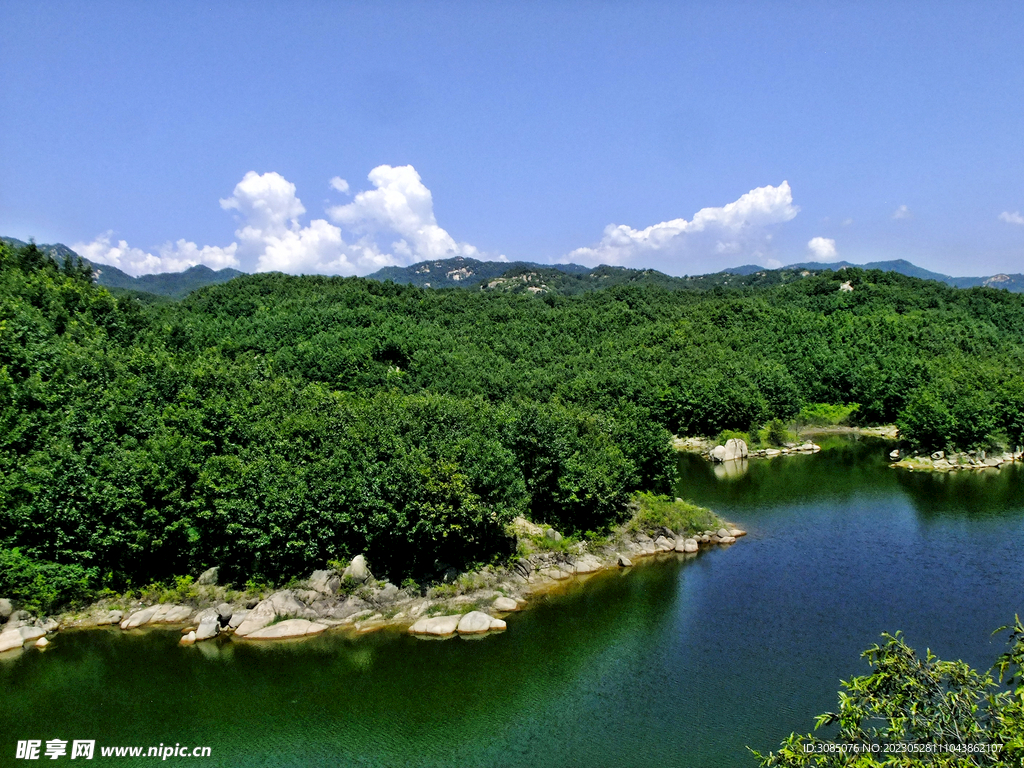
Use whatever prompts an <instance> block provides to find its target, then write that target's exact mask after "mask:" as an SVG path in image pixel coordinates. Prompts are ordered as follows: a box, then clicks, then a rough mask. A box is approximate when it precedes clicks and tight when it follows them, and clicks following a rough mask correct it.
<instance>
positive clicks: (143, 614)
mask: <svg viewBox="0 0 1024 768" xmlns="http://www.w3.org/2000/svg"><path fill="white" fill-rule="evenodd" d="M158 607H159V606H155V605H153V606H150V607H149V608H143V609H142V610H141V611H136V612H135V613H133V614H132V615H131V616H129V617H128V618H127V619H125V620H124V621H122V622H121V629H135V628H136V627H141V626H142V625H144V624H148V623H149V620H150V619H151V618H153V614H154V613H156V611H157V608H158Z"/></svg>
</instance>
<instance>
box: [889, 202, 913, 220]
mask: <svg viewBox="0 0 1024 768" xmlns="http://www.w3.org/2000/svg"><path fill="white" fill-rule="evenodd" d="M892 217H893V218H894V219H897V220H898V219H909V218H910V209H909V208H907V206H905V205H901V206H900V207H899V208H897V209H896V210H895V211H893V214H892Z"/></svg>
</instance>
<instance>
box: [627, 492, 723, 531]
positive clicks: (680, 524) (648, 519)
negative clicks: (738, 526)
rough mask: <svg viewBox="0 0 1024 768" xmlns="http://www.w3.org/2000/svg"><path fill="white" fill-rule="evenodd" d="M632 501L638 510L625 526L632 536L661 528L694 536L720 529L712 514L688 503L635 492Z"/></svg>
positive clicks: (719, 520) (719, 524) (717, 519)
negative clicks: (635, 503) (637, 505)
mask: <svg viewBox="0 0 1024 768" xmlns="http://www.w3.org/2000/svg"><path fill="white" fill-rule="evenodd" d="M633 498H634V500H635V501H637V502H638V503H639V504H640V510H639V511H638V512H637V513H636V514H635V515H634V516H633V518H632V519H631V520H630V521H629V523H627V525H626V530H628V531H631V532H633V533H638V532H640V531H652V530H654V529H656V528H662V527H664V528H668V529H670V530H673V531H682V532H685V533H695V532H697V531H706V530H715V529H718V528H721V527H722V521H721V519H720V518H719V517H718V516H717V515H716V514H715V513H714V512H712V511H711V510H710V509H705V508H704V507H698V506H697V505H696V504H693V503H691V502H689V501H677V500H674V499H672V498H670V497H668V496H656V495H654V494H652V493H638V494H637V495H636V496H634V497H633Z"/></svg>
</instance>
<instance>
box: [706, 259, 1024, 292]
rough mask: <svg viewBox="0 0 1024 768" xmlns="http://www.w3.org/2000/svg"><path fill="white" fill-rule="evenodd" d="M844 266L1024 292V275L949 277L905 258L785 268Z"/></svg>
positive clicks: (747, 270) (746, 270)
mask: <svg viewBox="0 0 1024 768" xmlns="http://www.w3.org/2000/svg"><path fill="white" fill-rule="evenodd" d="M844 267H857V268H858V269H880V270H881V271H883V272H898V273H899V274H901V275H906V276H907V277H917V278H920V279H921V280H938V281H939V282H940V283H945V284H946V285H949V286H952V287H953V288H980V287H985V288H1005V289H1006V290H1008V291H1011V292H1013V293H1024V275H1021V274H1012V275H1005V274H999V275H991V276H990V277H950V276H949V275H943V274H940V273H938V272H929V271H928V270H927V269H922V268H921V267H918V266H916V265H914V264H911V263H910V262H909V261H906V260H905V259H896V260H895V261H872V262H870V263H868V264H851V263H850V262H849V261H834V262H829V263H824V262H820V261H808V262H804V263H802V264H790V265H789V266H788V267H783V269H806V270H808V271H809V272H818V271H821V270H823V269H843V268H844ZM763 270H764V267H758V266H756V265H754V264H748V265H746V266H743V267H735V268H733V269H727V270H725V271H726V272H731V273H732V274H734V275H750V274H753V273H755V272H760V271H763Z"/></svg>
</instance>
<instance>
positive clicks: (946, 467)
mask: <svg viewBox="0 0 1024 768" xmlns="http://www.w3.org/2000/svg"><path fill="white" fill-rule="evenodd" d="M1022 459H1024V453H1022V452H1021V450H1020V449H1019V448H1018V450H1016V451H1005V452H1003V453H1000V454H998V455H995V454H993V455H991V456H989V455H988V454H987V453H986V452H985V451H965V452H963V453H950V454H946V452H945V451H935V453H933V454H931V455H918V454H916V453H911V454H906V455H904V454H903V453H901V452H900V449H899V448H894V449H893V450H892V451H890V452H889V460H890V461H891V462H893V463H892V464H890V466H893V467H903V468H906V469H918V470H936V471H939V472H951V471H956V470H960V469H987V468H991V467H999V466H1002V465H1003V464H1012V463H1013V462H1015V461H1021V460H1022Z"/></svg>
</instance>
